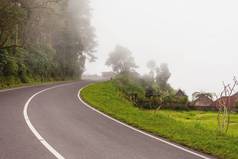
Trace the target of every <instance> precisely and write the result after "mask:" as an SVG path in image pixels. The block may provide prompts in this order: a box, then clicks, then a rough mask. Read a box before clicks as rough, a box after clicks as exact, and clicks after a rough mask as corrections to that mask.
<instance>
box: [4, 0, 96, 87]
mask: <svg viewBox="0 0 238 159" xmlns="http://www.w3.org/2000/svg"><path fill="white" fill-rule="evenodd" d="M69 9H71V10H74V11H73V12H69ZM90 18H91V17H90V7H89V1H88V0H82V1H69V0H62V1H61V0H56V1H51V0H38V1H35V0H14V1H9V0H0V78H1V85H2V87H3V86H4V87H5V86H8V85H15V84H18V83H28V82H34V81H41V82H45V81H51V80H69V79H80V77H81V75H82V73H83V71H84V67H85V61H86V57H89V58H90V57H91V59H93V58H95V57H94V56H93V52H94V47H95V45H96V42H95V35H94V30H93V27H92V26H91V22H90ZM0 87H1V86H0Z"/></svg>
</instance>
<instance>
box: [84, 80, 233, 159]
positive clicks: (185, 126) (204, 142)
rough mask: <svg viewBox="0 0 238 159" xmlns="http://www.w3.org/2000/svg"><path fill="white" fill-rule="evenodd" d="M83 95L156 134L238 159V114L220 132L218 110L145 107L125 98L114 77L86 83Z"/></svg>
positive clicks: (225, 156)
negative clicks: (219, 133)
mask: <svg viewBox="0 0 238 159" xmlns="http://www.w3.org/2000/svg"><path fill="white" fill-rule="evenodd" d="M81 97H82V98H83V99H84V100H85V101H86V102H87V103H89V104H90V105H92V106H93V107H95V108H96V109H98V110H100V111H102V112H104V113H106V114H108V115H110V116H112V117H114V118H116V119H119V120H121V121H123V122H126V123H128V124H130V125H132V126H134V127H137V128H139V129H142V130H145V131H147V132H150V133H153V134H154V135H157V136H162V137H165V138H167V139H169V140H171V141H175V142H177V143H179V144H182V145H186V146H188V147H191V148H193V149H196V150H200V151H203V152H206V153H210V154H212V155H216V156H218V157H219V158H226V159H238V131H237V130H238V124H237V123H238V115H232V124H231V128H230V130H229V133H228V134H227V135H223V136H218V135H217V133H216V113H213V112H199V111H171V110H160V111H158V112H157V113H154V111H147V110H142V109H139V108H137V107H134V106H133V105H132V104H131V103H130V102H129V101H127V100H126V99H124V98H123V96H122V94H121V93H120V92H119V91H118V89H117V86H116V85H115V84H114V82H112V81H110V82H103V83H96V84H92V85H90V86H88V87H86V88H85V89H83V90H82V92H81Z"/></svg>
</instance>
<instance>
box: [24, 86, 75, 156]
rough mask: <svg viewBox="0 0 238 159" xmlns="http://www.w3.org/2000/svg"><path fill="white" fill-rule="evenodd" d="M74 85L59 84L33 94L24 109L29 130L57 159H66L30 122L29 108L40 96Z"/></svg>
mask: <svg viewBox="0 0 238 159" xmlns="http://www.w3.org/2000/svg"><path fill="white" fill-rule="evenodd" d="M72 84H74V83H66V84H59V85H56V86H53V87H49V88H46V89H43V90H41V91H38V92H37V93H35V94H33V95H32V96H31V97H30V98H28V100H27V102H26V103H25V105H24V109H23V112H22V113H23V116H24V119H25V122H26V124H27V126H28V127H29V129H30V130H31V132H32V133H33V134H34V135H35V137H36V138H37V139H38V140H39V141H40V143H41V144H43V145H44V146H45V148H46V149H47V150H48V151H49V152H50V153H51V154H53V155H54V156H55V157H56V158H58V159H65V158H64V157H63V156H62V155H61V154H60V153H59V152H58V151H57V150H56V149H55V148H53V146H51V145H50V144H49V143H48V142H47V141H46V140H45V139H44V138H43V137H42V136H41V135H40V133H39V132H38V131H37V130H36V128H35V127H34V126H33V124H32V123H31V121H30V118H29V116H28V108H29V104H30V102H31V101H32V100H33V99H34V98H35V97H36V96H37V95H39V94H41V93H44V92H46V91H48V90H51V89H55V88H59V87H63V86H66V85H72Z"/></svg>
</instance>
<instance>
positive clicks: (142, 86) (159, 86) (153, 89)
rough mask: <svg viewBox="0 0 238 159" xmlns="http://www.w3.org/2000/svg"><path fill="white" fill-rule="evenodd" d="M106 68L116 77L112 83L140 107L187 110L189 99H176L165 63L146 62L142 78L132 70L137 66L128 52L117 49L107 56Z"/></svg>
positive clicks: (181, 97) (120, 47) (185, 97)
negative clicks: (158, 64)
mask: <svg viewBox="0 0 238 159" xmlns="http://www.w3.org/2000/svg"><path fill="white" fill-rule="evenodd" d="M106 65H108V66H110V67H112V70H113V71H114V73H115V74H116V76H115V77H114V79H115V82H116V84H117V86H118V88H119V89H120V91H121V92H122V93H123V95H124V96H125V97H126V98H127V99H129V100H130V101H131V102H133V103H134V104H135V105H137V106H139V107H143V108H146V109H159V108H161V107H170V106H172V105H173V107H176V108H180V109H187V107H186V104H187V102H188V97H187V96H186V95H184V96H177V95H176V90H174V89H173V88H172V87H171V86H170V84H169V83H168V80H169V78H170V76H171V72H170V70H169V68H168V65H167V64H166V63H162V64H161V65H160V66H157V65H156V62H155V61H153V60H151V61H149V62H148V63H147V67H148V68H149V70H150V72H149V73H148V74H145V75H144V76H141V75H140V74H139V73H137V72H136V71H135V68H137V65H136V63H135V60H134V58H133V56H132V53H131V51H130V50H129V49H127V48H125V47H122V46H116V48H115V49H114V50H113V51H112V52H111V53H110V54H109V58H108V60H107V61H106Z"/></svg>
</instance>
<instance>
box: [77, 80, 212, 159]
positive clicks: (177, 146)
mask: <svg viewBox="0 0 238 159" xmlns="http://www.w3.org/2000/svg"><path fill="white" fill-rule="evenodd" d="M90 85H91V84H88V85H86V86H84V87H82V88H80V89H79V91H78V95H77V97H78V99H79V101H80V102H82V103H83V104H84V105H85V106H86V107H88V108H89V109H91V110H93V111H95V112H97V113H99V114H100V115H102V116H104V117H106V118H108V119H110V120H112V121H114V122H116V123H118V124H120V125H123V126H125V127H127V128H129V129H131V130H134V131H136V132H139V133H141V134H143V135H145V136H147V137H150V138H152V139H155V140H157V141H159V142H162V143H165V144H167V145H170V146H172V147H175V148H177V149H180V150H182V151H184V152H187V153H190V154H192V155H195V156H197V157H200V158H202V159H211V158H209V157H207V156H205V155H202V154H199V153H197V152H194V151H192V150H189V149H188V148H185V147H182V146H179V145H177V144H175V143H172V142H169V141H166V140H165V139H163V138H160V137H157V136H154V135H151V134H149V133H147V132H145V131H142V130H140V129H137V128H135V127H133V126H130V125H128V124H126V123H124V122H121V121H119V120H117V119H115V118H113V117H111V116H109V115H107V114H105V113H103V112H101V111H99V110H97V109H95V108H94V107H92V106H90V105H89V104H88V103H86V102H85V101H84V100H83V99H82V98H81V95H80V94H81V92H82V90H83V89H85V88H86V87H88V86H90Z"/></svg>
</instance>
